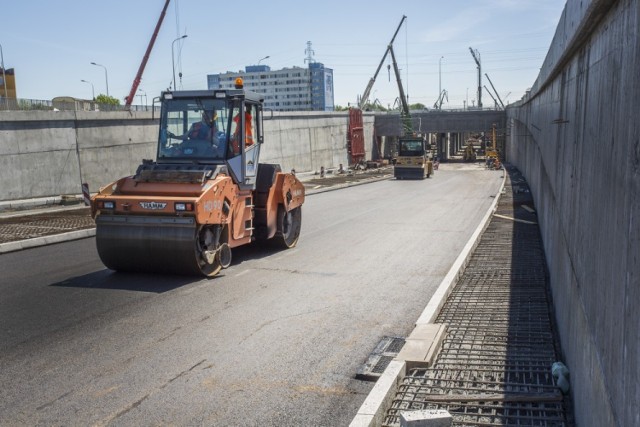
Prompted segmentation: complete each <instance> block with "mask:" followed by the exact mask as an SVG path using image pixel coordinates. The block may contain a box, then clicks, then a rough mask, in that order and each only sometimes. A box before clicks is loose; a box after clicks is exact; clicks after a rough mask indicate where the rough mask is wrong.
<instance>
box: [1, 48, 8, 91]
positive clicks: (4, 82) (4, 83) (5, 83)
mask: <svg viewBox="0 0 640 427" xmlns="http://www.w3.org/2000/svg"><path fill="white" fill-rule="evenodd" d="M0 63H1V65H2V86H3V87H4V98H5V102H7V98H8V97H9V95H7V75H6V74H5V72H4V54H3V53H2V45H1V44H0Z"/></svg>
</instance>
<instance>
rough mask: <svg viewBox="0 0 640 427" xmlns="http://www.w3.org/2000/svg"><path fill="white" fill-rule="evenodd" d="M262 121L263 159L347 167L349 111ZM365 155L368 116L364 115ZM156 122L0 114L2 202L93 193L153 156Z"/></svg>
mask: <svg viewBox="0 0 640 427" xmlns="http://www.w3.org/2000/svg"><path fill="white" fill-rule="evenodd" d="M266 116H268V117H269V118H270V119H269V120H265V121H264V125H265V144H264V146H263V149H262V155H261V159H260V160H261V161H262V162H266V163H279V164H280V165H281V166H282V169H283V170H285V171H289V170H291V169H296V171H297V172H308V171H317V170H319V169H320V167H321V166H324V167H325V168H337V167H338V166H339V165H340V164H341V163H342V164H343V165H345V166H347V164H348V158H347V146H346V144H347V120H348V115H347V113H324V112H301V113H286V114H285V113H280V114H279V113H274V115H273V117H271V116H270V114H266V115H265V117H266ZM363 121H364V130H365V142H366V150H367V153H368V156H370V153H371V149H372V146H373V121H374V118H373V115H365V116H364V117H363ZM157 126H158V121H157V118H156V120H152V119H151V113H150V112H131V113H129V112H92V111H78V112H73V111H58V112H53V111H3V112H0V182H2V185H1V186H0V201H8V200H18V199H27V198H37V197H48V196H58V195H61V194H79V193H80V192H81V190H80V183H81V182H87V183H88V184H89V188H90V189H91V191H97V189H98V188H99V187H101V186H104V185H106V184H108V183H110V182H112V181H114V180H116V179H118V178H119V177H122V176H127V175H131V174H133V173H134V172H135V170H136V168H137V167H138V165H139V164H140V162H141V160H142V159H151V158H155V149H156V141H157V134H158V128H157Z"/></svg>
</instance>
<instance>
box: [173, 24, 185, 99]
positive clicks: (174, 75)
mask: <svg viewBox="0 0 640 427" xmlns="http://www.w3.org/2000/svg"><path fill="white" fill-rule="evenodd" d="M186 38H187V35H186V34H185V35H184V36H182V37H178V38H177V39H175V40H174V41H173V42H171V68H172V69H173V90H176V65H175V62H174V59H173V45H174V44H175V43H176V42H177V41H178V40H182V39H186Z"/></svg>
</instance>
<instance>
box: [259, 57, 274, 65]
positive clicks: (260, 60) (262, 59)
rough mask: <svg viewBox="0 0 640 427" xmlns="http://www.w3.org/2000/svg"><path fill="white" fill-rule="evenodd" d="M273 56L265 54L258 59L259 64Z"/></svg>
mask: <svg viewBox="0 0 640 427" xmlns="http://www.w3.org/2000/svg"><path fill="white" fill-rule="evenodd" d="M269 58H271V57H270V56H269V55H267V56H265V57H264V58H261V59H259V60H258V65H260V62H262V61H264V60H265V59H269Z"/></svg>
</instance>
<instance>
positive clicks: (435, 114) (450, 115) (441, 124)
mask: <svg viewBox="0 0 640 427" xmlns="http://www.w3.org/2000/svg"><path fill="white" fill-rule="evenodd" d="M411 119H412V121H413V123H412V124H413V129H414V131H416V132H422V133H432V134H436V135H437V138H436V144H437V151H438V156H439V157H440V159H441V160H447V159H448V158H449V157H450V156H451V154H455V153H456V152H458V150H460V149H461V148H462V147H463V146H464V144H465V138H464V135H465V134H468V133H471V132H478V133H480V132H489V131H490V130H491V129H492V126H493V125H494V124H495V125H496V128H497V129H500V130H501V133H502V134H504V129H505V126H506V120H507V116H506V114H505V112H504V111H502V110H473V109H469V110H451V111H447V110H425V111H412V112H411ZM401 134H402V123H401V120H400V115H399V114H397V113H395V114H376V116H375V135H376V137H377V138H384V139H385V140H387V139H388V138H392V139H395V138H397V137H399V136H400V135H401Z"/></svg>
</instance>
